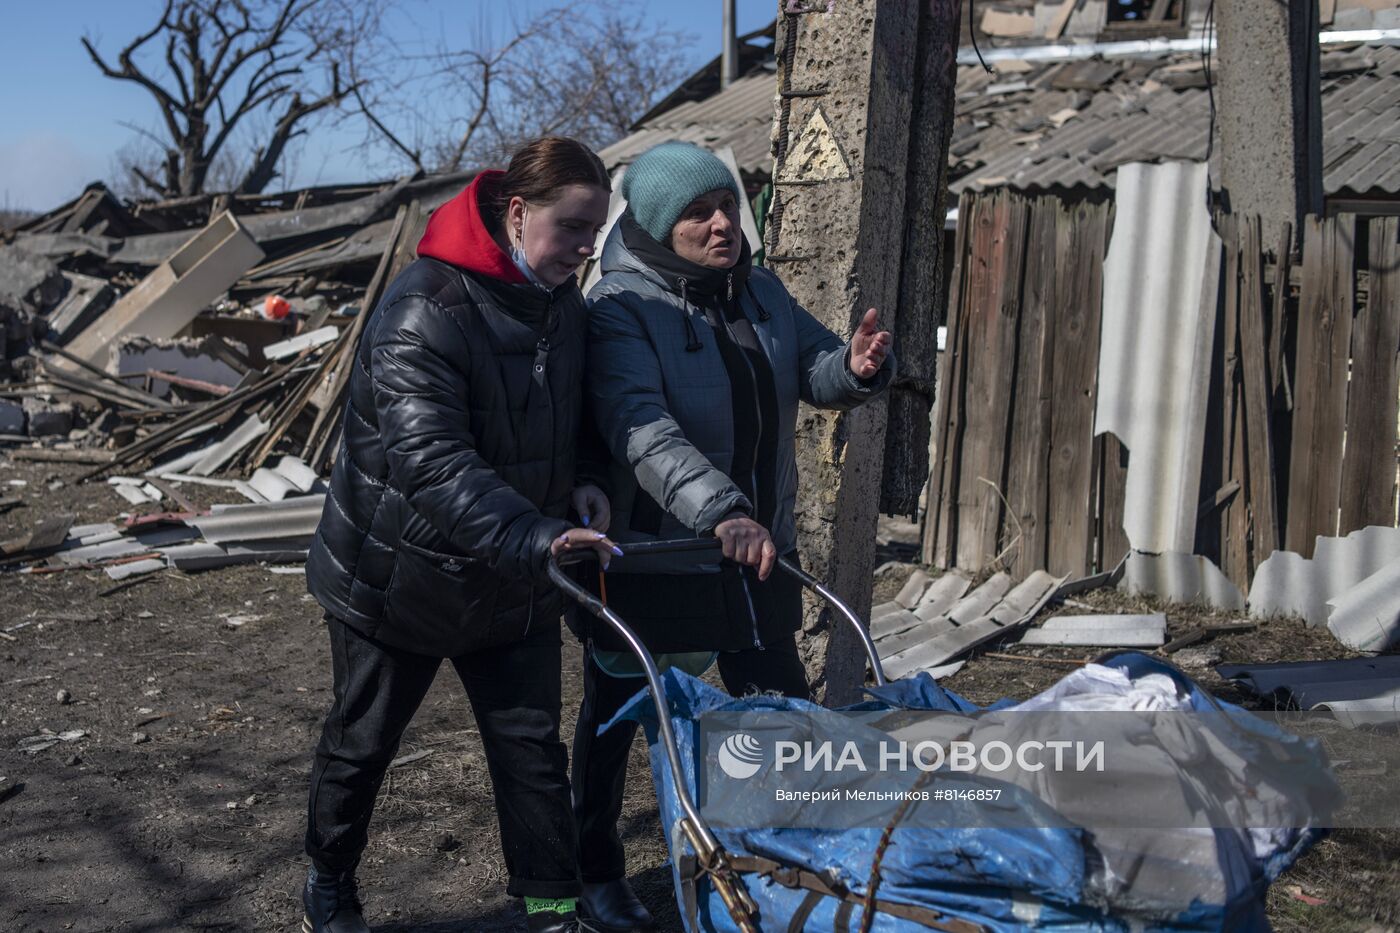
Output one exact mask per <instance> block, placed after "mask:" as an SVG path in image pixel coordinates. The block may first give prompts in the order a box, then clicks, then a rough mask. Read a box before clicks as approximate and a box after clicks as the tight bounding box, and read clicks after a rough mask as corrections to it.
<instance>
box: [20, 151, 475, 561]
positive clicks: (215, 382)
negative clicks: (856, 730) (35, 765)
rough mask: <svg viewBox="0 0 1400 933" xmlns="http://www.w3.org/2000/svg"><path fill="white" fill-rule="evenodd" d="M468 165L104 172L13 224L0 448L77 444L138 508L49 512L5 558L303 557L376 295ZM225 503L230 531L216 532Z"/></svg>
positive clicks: (27, 452) (31, 454) (71, 452)
mask: <svg viewBox="0 0 1400 933" xmlns="http://www.w3.org/2000/svg"><path fill="white" fill-rule="evenodd" d="M471 175H472V173H462V174H456V175H442V176H433V177H427V178H417V179H403V180H399V181H394V182H386V183H383V184H377V185H361V186H350V187H338V188H317V189H307V190H303V191H297V192H288V193H284V194H278V195H258V196H242V195H208V196H202V197H197V198H181V199H177V200H172V201H165V202H159V203H140V204H129V203H123V202H121V201H119V200H117V199H116V198H115V197H113V195H112V194H111V193H110V192H109V191H108V190H107V189H106V188H105V187H103V186H102V185H101V184H94V185H92V186H90V187H89V188H88V189H87V190H86V191H85V192H84V193H83V194H82V195H81V196H80V197H79V198H77V199H76V200H74V201H73V202H71V203H69V204H66V205H64V206H62V207H60V208H58V209H57V210H55V211H52V212H51V213H49V214H46V215H44V216H41V217H37V218H35V219H33V220H30V221H28V222H27V223H25V224H23V225H22V226H21V227H20V228H19V229H17V230H14V231H0V451H2V452H3V453H4V454H5V455H6V456H7V457H9V458H10V459H11V460H30V461H50V462H67V463H77V464H81V465H83V466H84V467H85V468H86V469H85V472H84V473H83V474H82V476H81V480H88V481H97V480H102V479H105V480H107V481H108V483H109V484H110V486H111V489H112V491H113V498H114V503H113V505H114V510H115V509H127V510H129V511H127V512H126V513H125V519H124V524H120V525H117V526H113V527H111V528H108V527H105V526H104V527H102V528H100V529H91V528H85V527H82V526H78V527H76V528H72V527H67V526H62V522H61V519H62V518H63V517H62V516H55V517H54V519H55V520H56V521H58V524H56V525H55V527H53V528H45V527H38V528H35V529H34V530H33V531H32V532H31V533H30V534H28V535H25V536H23V538H22V539H16V540H12V541H6V542H0V562H3V563H4V564H6V565H11V566H13V565H14V564H17V563H25V564H28V565H29V566H28V569H29V570H30V571H32V572H57V571H59V570H61V569H64V568H69V567H75V566H88V567H91V566H101V567H106V568H107V569H108V572H109V574H111V575H112V576H113V577H114V578H117V579H120V578H122V577H124V576H128V575H132V574H134V573H140V572H144V571H148V570H154V569H159V568H160V567H164V566H176V567H181V568H183V569H202V568H204V567H209V566H222V565H225V564H227V563H236V562H240V561H243V560H293V561H295V560H298V559H300V558H302V557H304V555H305V548H306V546H307V545H308V544H309V536H310V533H311V531H312V530H314V527H315V522H316V517H317V516H319V513H320V501H321V495H322V493H323V492H324V485H323V484H322V483H321V481H320V477H321V476H323V475H325V474H326V473H327V471H328V470H329V467H330V463H331V460H332V458H333V457H334V454H335V449H336V443H337V441H338V439H339V434H338V432H339V430H340V414H341V411H342V409H343V405H344V400H345V394H346V389H347V385H348V381H349V375H350V362H351V358H352V348H353V347H354V345H355V343H356V339H357V337H358V335H359V332H360V329H361V328H362V327H363V325H364V321H365V319H366V318H367V317H368V314H367V313H366V311H367V310H368V309H372V308H373V307H374V304H375V302H376V301H377V300H378V297H379V295H380V293H381V292H382V290H383V288H384V286H385V285H386V284H387V283H388V282H389V281H390V280H391V279H392V278H393V277H394V276H395V275H396V274H397V273H398V272H399V271H400V270H401V269H402V268H403V267H404V266H406V265H407V264H408V263H409V262H411V261H412V259H413V258H414V245H415V244H416V243H417V241H418V239H419V238H420V236H421V235H422V231H423V228H424V226H425V225H426V223H427V218H428V215H429V213H430V212H431V210H432V209H433V208H435V207H436V206H437V205H439V204H441V203H443V202H445V201H447V200H448V199H449V198H451V197H452V196H453V195H455V194H456V193H457V192H458V191H460V190H461V189H462V187H463V186H464V185H465V184H466V183H467V182H468V181H470V178H471ZM220 499H225V500H231V502H228V501H224V502H221V501H219V500H220ZM289 509H290V511H289ZM220 516H227V517H228V518H230V519H235V518H236V519H237V520H238V521H237V522H236V523H235V528H236V533H234V534H232V535H230V534H228V533H227V532H221V533H220V534H217V535H214V537H211V536H210V533H209V528H208V527H206V526H210V523H211V521H212V522H213V525H212V526H210V527H218V526H219V521H218V519H219V517H220ZM71 524H72V521H71V516H70V517H69V522H68V525H69V526H71ZM94 535H95V536H96V537H97V539H98V540H95V539H94Z"/></svg>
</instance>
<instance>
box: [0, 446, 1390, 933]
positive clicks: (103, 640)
mask: <svg viewBox="0 0 1400 933" xmlns="http://www.w3.org/2000/svg"><path fill="white" fill-rule="evenodd" d="M78 472H79V471H78V470H77V469H74V468H68V467H52V466H49V465H31V464H18V463H16V464H10V463H8V462H6V461H4V460H3V459H0V495H11V496H15V495H17V496H20V497H22V498H23V499H24V500H25V504H24V505H22V506H19V507H17V508H13V509H11V510H10V511H9V512H7V513H5V514H3V515H0V537H9V536H11V535H12V534H15V533H18V532H19V531H22V530H25V529H28V528H29V527H31V526H32V525H33V524H35V523H36V522H37V521H38V520H39V519H40V518H42V517H43V516H45V515H49V514H53V513H55V512H59V511H72V512H75V513H76V514H77V515H78V521H80V522H96V521H107V520H111V519H112V518H114V517H115V516H116V515H117V514H118V513H119V512H120V511H122V510H123V508H124V507H125V506H124V503H122V502H121V500H120V499H118V497H117V496H116V495H115V494H114V493H113V492H112V491H111V490H110V489H109V488H108V487H107V486H106V485H105V484H88V485H80V486H79V485H72V484H71V483H70V482H69V481H70V480H71V478H72V477H74V476H75V475H76V474H77V473H78ZM13 481H19V482H22V483H24V484H25V485H23V486H20V485H13V484H12V483H13ZM59 483H62V485H57V484H59ZM51 486H55V487H56V488H50V487H51ZM886 556H889V555H888V554H886ZM911 569H912V567H909V566H891V567H889V568H887V569H886V571H885V572H884V573H882V574H881V575H880V577H879V578H878V581H877V587H878V590H877V592H878V594H879V596H880V598H889V596H890V595H892V594H893V592H894V591H896V590H897V589H898V587H899V586H900V585H901V584H902V583H903V579H904V577H905V576H907V574H908V573H909V571H910V570H911ZM116 587H117V585H116V584H114V583H113V581H111V580H110V579H109V578H108V577H107V576H106V575H105V574H103V573H102V572H100V571H92V570H82V571H71V572H64V573H55V574H49V575H29V574H15V573H4V574H3V575H0V631H4V630H5V629H12V631H11V632H9V633H8V637H6V638H4V639H0V931H5V933H40V931H43V933H55V931H66V930H72V931H79V933H90V931H99V930H122V931H157V930H159V931H167V930H179V931H184V930H263V931H276V930H286V931H292V930H296V929H299V926H298V924H299V921H300V916H301V911H300V903H299V899H298V892H299V886H300V884H301V881H302V879H303V877H304V874H305V864H306V863H305V858H304V856H303V855H302V851H301V834H302V831H303V826H304V815H303V811H304V806H305V783H306V778H307V772H308V769H309V765H310V750H311V748H312V746H313V744H314V742H315V737H316V734H317V731H318V729H319V725H320V718H321V716H322V715H323V714H324V712H325V710H326V708H327V707H328V705H329V703H330V669H329V663H328V659H327V652H326V636H325V633H324V631H323V627H322V623H321V621H320V614H319V612H318V611H317V607H316V605H315V604H314V602H312V601H311V598H310V597H309V596H307V595H306V592H305V578H304V577H303V576H300V575H296V574H278V573H273V572H272V571H271V570H270V569H269V568H267V567H264V566H257V565H253V566H246V567H238V568H230V569H226V570H218V571H209V572H205V573H199V574H183V573H180V572H177V571H173V570H166V571H162V572H159V573H157V574H153V575H150V576H148V577H144V578H141V581H140V582H138V583H135V584H134V585H129V586H126V587H124V588H121V589H117V588H116ZM1080 601H1081V602H1083V603H1084V604H1085V605H1086V606H1092V607H1098V608H1100V609H1104V608H1109V607H1111V608H1113V609H1114V610H1115V611H1125V610H1131V609H1134V608H1143V609H1155V608H1156V607H1155V606H1153V605H1152V604H1150V603H1148V602H1146V601H1139V600H1132V599H1129V598H1127V597H1124V596H1123V595H1121V594H1118V593H1116V592H1112V591H1100V592H1096V593H1089V594H1086V595H1084V596H1082V597H1080ZM1166 611H1167V612H1168V619H1169V630H1170V631H1171V633H1172V634H1173V635H1175V634H1178V633H1180V632H1182V631H1186V630H1189V629H1191V628H1194V627H1196V626H1198V625H1199V624H1201V623H1203V622H1207V621H1222V620H1224V619H1225V618H1226V617H1224V616H1219V615H1213V614H1210V613H1202V612H1201V611H1199V610H1194V609H1193V610H1184V609H1182V608H1180V607H1167V609H1166ZM22 623H28V624H27V625H23V627H20V628H14V627H15V626H19V625H21V624H22ZM566 638H567V634H566ZM1206 647H1207V648H1209V649H1210V650H1209V651H1207V652H1206V653H1205V658H1206V659H1210V658H1211V657H1213V654H1212V652H1214V651H1217V650H1218V653H1219V656H1220V660H1223V661H1236V660H1239V661H1243V660H1251V661H1262V660H1275V659H1284V658H1288V659H1298V658H1303V657H1339V656H1343V655H1344V652H1343V651H1342V650H1340V647H1339V646H1338V645H1337V644H1336V642H1335V641H1333V640H1332V639H1331V637H1330V636H1329V635H1327V633H1326V632H1318V631H1315V630H1309V629H1306V628H1304V627H1303V626H1302V625H1301V624H1300V623H1288V622H1278V623H1271V624H1270V625H1269V626H1267V627H1264V628H1261V629H1260V630H1258V631H1256V632H1253V633H1248V634H1243V635H1232V636H1230V637H1228V638H1220V639H1217V640H1216V641H1214V642H1212V643H1210V644H1209V645H1208V646H1206ZM988 650H990V651H993V652H1004V653H1014V654H1017V655H1020V656H1021V657H1020V659H1018V660H1014V661H1012V660H1004V659H998V658H990V657H987V656H985V654H983V655H982V656H980V657H978V658H976V659H974V660H973V661H972V662H971V663H969V664H968V665H967V667H965V668H964V669H963V670H962V671H961V672H959V673H958V674H957V675H956V676H955V677H953V678H951V679H949V680H948V681H946V685H947V686H949V687H950V688H951V689H953V690H956V691H958V692H960V693H962V694H963V695H965V696H967V697H968V698H970V699H972V700H975V701H978V702H988V701H991V700H994V699H997V698H1000V697H1003V696H1013V697H1017V698H1026V697H1029V696H1030V695H1032V694H1033V693H1035V692H1037V691H1039V690H1041V689H1043V688H1045V687H1047V686H1049V685H1050V684H1051V683H1053V682H1054V681H1055V680H1057V679H1058V678H1060V677H1062V676H1063V675H1064V674H1065V673H1066V672H1068V671H1069V670H1070V669H1071V667H1070V664H1068V663H1065V662H1067V661H1069V662H1072V661H1075V660H1083V659H1085V658H1086V657H1087V655H1083V654H1075V653H1074V652H1073V651H1072V650H1067V649H1016V648H1005V647H995V646H992V647H990V648H989V649H988ZM1033 652H1034V653H1033ZM579 661H580V656H579V651H578V649H577V648H576V647H575V646H574V645H573V644H572V643H571V642H566V650H565V682H564V697H565V699H564V706H565V723H564V732H565V740H566V741H569V740H570V739H571V736H572V731H573V730H572V722H571V720H570V716H571V713H572V711H573V710H575V709H577V705H578V701H579V698H580V689H581V675H580V666H579ZM1189 672H1190V673H1192V674H1193V675H1194V676H1197V677H1198V678H1199V679H1200V680H1201V682H1202V683H1203V684H1205V685H1206V686H1207V687H1209V688H1210V689H1212V690H1214V691H1216V692H1217V693H1218V694H1220V695H1221V696H1224V697H1225V698H1227V699H1231V700H1236V701H1238V700H1240V699H1241V698H1240V697H1238V696H1237V695H1236V694H1235V692H1234V691H1233V690H1232V688H1230V687H1228V686H1227V685H1225V684H1223V683H1222V682H1221V681H1220V680H1219V679H1218V678H1217V677H1216V675H1215V674H1214V672H1213V670H1212V669H1211V668H1210V667H1209V666H1201V667H1199V668H1197V669H1192V670H1190V671H1189ZM60 691H62V692H63V697H64V698H66V702H65V701H64V700H61V699H60ZM473 726H474V723H473V721H472V718H471V716H470V715H469V713H468V710H467V706H466V702H465V699H464V698H463V696H462V690H461V687H460V685H459V684H458V683H457V682H456V680H455V678H454V677H452V676H450V672H449V674H447V675H444V676H441V677H439V680H438V682H437V684H436V685H435V686H434V688H433V690H432V692H431V693H430V694H429V697H428V699H427V701H426V702H425V703H424V705H423V708H422V710H421V711H420V713H419V715H418V718H417V719H416V720H415V722H414V724H413V725H412V727H411V728H410V729H409V732H408V734H407V736H406V738H405V741H404V744H403V746H402V748H401V750H400V755H401V756H409V755H411V754H413V753H423V754H422V755H421V757H417V758H416V760H413V761H410V762H407V763H404V764H402V765H401V766H399V767H397V768H395V769H394V770H392V771H391V772H390V778H389V780H388V781H387V782H386V785H385V788H384V790H383V794H382V797H381V800H380V804H379V808H378V810H377V813H376V817H375V823H374V825H373V827H372V830H371V841H370V847H369V850H368V851H367V853H366V856H365V859H364V862H363V864H362V865H361V869H360V873H359V874H360V879H361V883H362V886H363V889H364V894H365V902H366V909H367V913H368V915H369V917H370V918H371V920H372V921H373V922H374V923H375V929H376V930H381V931H397V933H407V931H433V933H446V931H459V930H466V931H508V930H522V929H523V928H524V922H523V917H522V916H521V915H520V913H519V910H518V908H517V906H516V905H515V904H514V903H513V902H512V901H511V900H510V899H508V898H506V897H505V896H504V893H503V892H504V887H505V879H504V876H503V865H502V862H501V859H500V856H499V852H498V844H497V843H498V840H497V829H496V822H495V814H494V811H493V810H492V807H491V798H490V794H489V789H488V784H487V776H486V773H485V766H484V760H483V758H482V755H481V748H480V742H479V740H478V738H477V734H476V731H475V729H474V728H473ZM44 730H48V731H50V732H52V733H56V734H58V733H71V732H75V731H76V732H81V733H82V735H81V736H79V737H76V738H73V739H72V740H71V741H62V742H59V743H57V744H55V745H53V746H52V747H50V748H47V749H45V750H43V751H39V752H37V753H35V754H32V755H31V754H27V753H26V752H23V751H19V750H17V746H18V745H19V744H20V742H21V740H22V739H25V738H26V737H30V736H35V735H38V734H40V733H41V732H43V731H44ZM622 826H623V832H624V838H625V840H626V842H627V846H628V851H629V859H630V865H629V867H630V872H631V876H632V880H633V883H634V884H635V886H636V887H637V890H638V892H639V894H640V895H641V897H642V899H643V900H644V901H646V902H647V904H648V905H649V906H650V907H651V908H652V910H653V911H654V912H655V913H656V915H657V916H658V919H659V920H660V921H661V924H662V929H663V930H666V931H678V930H680V924H679V921H678V919H677V916H676V912H675V908H674V902H673V900H672V896H671V887H670V875H669V868H668V867H667V864H666V851H665V847H664V844H663V840H662V837H661V830H660V827H659V824H658V821H657V812H656V805H655V799H654V796H653V792H652V789H651V778H650V773H649V770H648V768H647V764H646V758H645V749H644V746H642V745H641V743H640V741H639V743H638V745H637V747H636V748H635V749H634V754H633V759H632V763H631V770H630V773H629V793H628V800H627V806H626V810H625V812H624V816H623V821H622ZM1300 898H1301V899H1300ZM1269 910H1270V917H1271V918H1272V920H1273V921H1274V923H1275V925H1276V928H1277V929H1279V930H1281V931H1331V930H1336V931H1382V930H1393V929H1395V928H1396V927H1397V926H1400V833H1378V832H1339V833H1336V834H1334V835H1333V836H1331V837H1329V838H1328V839H1326V840H1325V841H1324V842H1322V844H1320V845H1319V846H1318V847H1316V848H1315V849H1314V850H1313V851H1312V852H1311V853H1310V854H1309V855H1308V856H1306V857H1305V858H1304V859H1303V860H1302V861H1301V862H1300V863H1299V864H1298V865H1297V866H1295V868H1294V869H1293V870H1292V871H1291V872H1289V873H1288V874H1287V875H1285V876H1284V877H1283V878H1282V879H1280V881H1279V882H1278V883H1277V884H1276V885H1275V886H1274V888H1273V890H1272V892H1271V894H1270V901H1269Z"/></svg>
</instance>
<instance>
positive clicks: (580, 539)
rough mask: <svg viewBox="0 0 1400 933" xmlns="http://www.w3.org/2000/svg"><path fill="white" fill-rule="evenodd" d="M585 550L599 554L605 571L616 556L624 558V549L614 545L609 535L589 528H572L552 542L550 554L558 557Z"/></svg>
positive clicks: (599, 560)
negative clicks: (589, 549) (591, 550)
mask: <svg viewBox="0 0 1400 933" xmlns="http://www.w3.org/2000/svg"><path fill="white" fill-rule="evenodd" d="M585 548H591V549H593V550H594V551H597V552H598V563H600V564H602V565H603V569H604V570H607V569H608V564H609V563H610V562H611V561H612V558H613V555H614V554H616V555H617V556H618V557H621V556H622V548H620V547H618V546H617V545H616V544H614V543H613V542H612V541H611V540H610V539H609V538H608V536H607V535H605V534H603V533H602V532H601V531H593V530H591V529H588V528H570V529H569V530H568V531H566V532H564V533H563V534H562V535H560V536H559V537H557V538H555V539H554V540H553V541H551V542H550V544H549V553H550V554H553V555H554V556H555V557H558V556H559V555H561V554H567V553H568V552H569V551H581V550H583V549H585Z"/></svg>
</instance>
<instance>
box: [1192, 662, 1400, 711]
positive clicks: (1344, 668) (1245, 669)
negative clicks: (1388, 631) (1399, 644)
mask: <svg viewBox="0 0 1400 933" xmlns="http://www.w3.org/2000/svg"><path fill="white" fill-rule="evenodd" d="M1216 671H1217V672H1218V673H1219V674H1220V676H1221V677H1224V678H1226V679H1227V680H1233V681H1235V682H1236V683H1238V684H1239V685H1240V686H1241V687H1243V688H1245V689H1246V690H1249V691H1250V692H1252V693H1254V694H1256V695H1258V696H1261V697H1272V698H1274V700H1275V701H1276V702H1278V703H1279V704H1280V705H1287V706H1291V707H1295V708H1298V709H1325V710H1330V711H1331V713H1332V715H1333V716H1335V717H1336V718H1337V719H1338V720H1339V721H1340V722H1342V723H1343V724H1344V725H1346V726H1348V727H1352V728H1355V727H1356V726H1358V725H1382V724H1385V723H1394V722H1400V656H1397V655H1389V656H1387V657H1380V658H1351V659H1349V660H1345V661H1285V662H1282V663H1278V664H1222V665H1220V666H1219V667H1217V668H1216Z"/></svg>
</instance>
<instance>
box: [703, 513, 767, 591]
mask: <svg viewBox="0 0 1400 933" xmlns="http://www.w3.org/2000/svg"><path fill="white" fill-rule="evenodd" d="M715 537H716V538H719V540H720V543H721V544H722V545H723V550H724V556H725V557H727V558H729V559H730V560H732V561H734V562H735V563H736V564H747V565H748V566H750V567H757V568H758V578H759V579H760V580H767V579H768V575H769V574H770V573H772V572H773V565H774V564H775V563H776V562H777V560H778V549H777V548H776V547H774V546H773V539H772V537H771V536H770V535H769V534H768V529H767V528H764V527H763V526H762V525H760V524H759V523H758V522H756V521H754V520H753V519H751V518H749V517H748V516H747V515H745V514H744V513H743V512H730V513H729V515H728V516H727V517H726V518H725V520H724V521H722V522H720V523H719V524H718V525H716V526H715Z"/></svg>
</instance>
